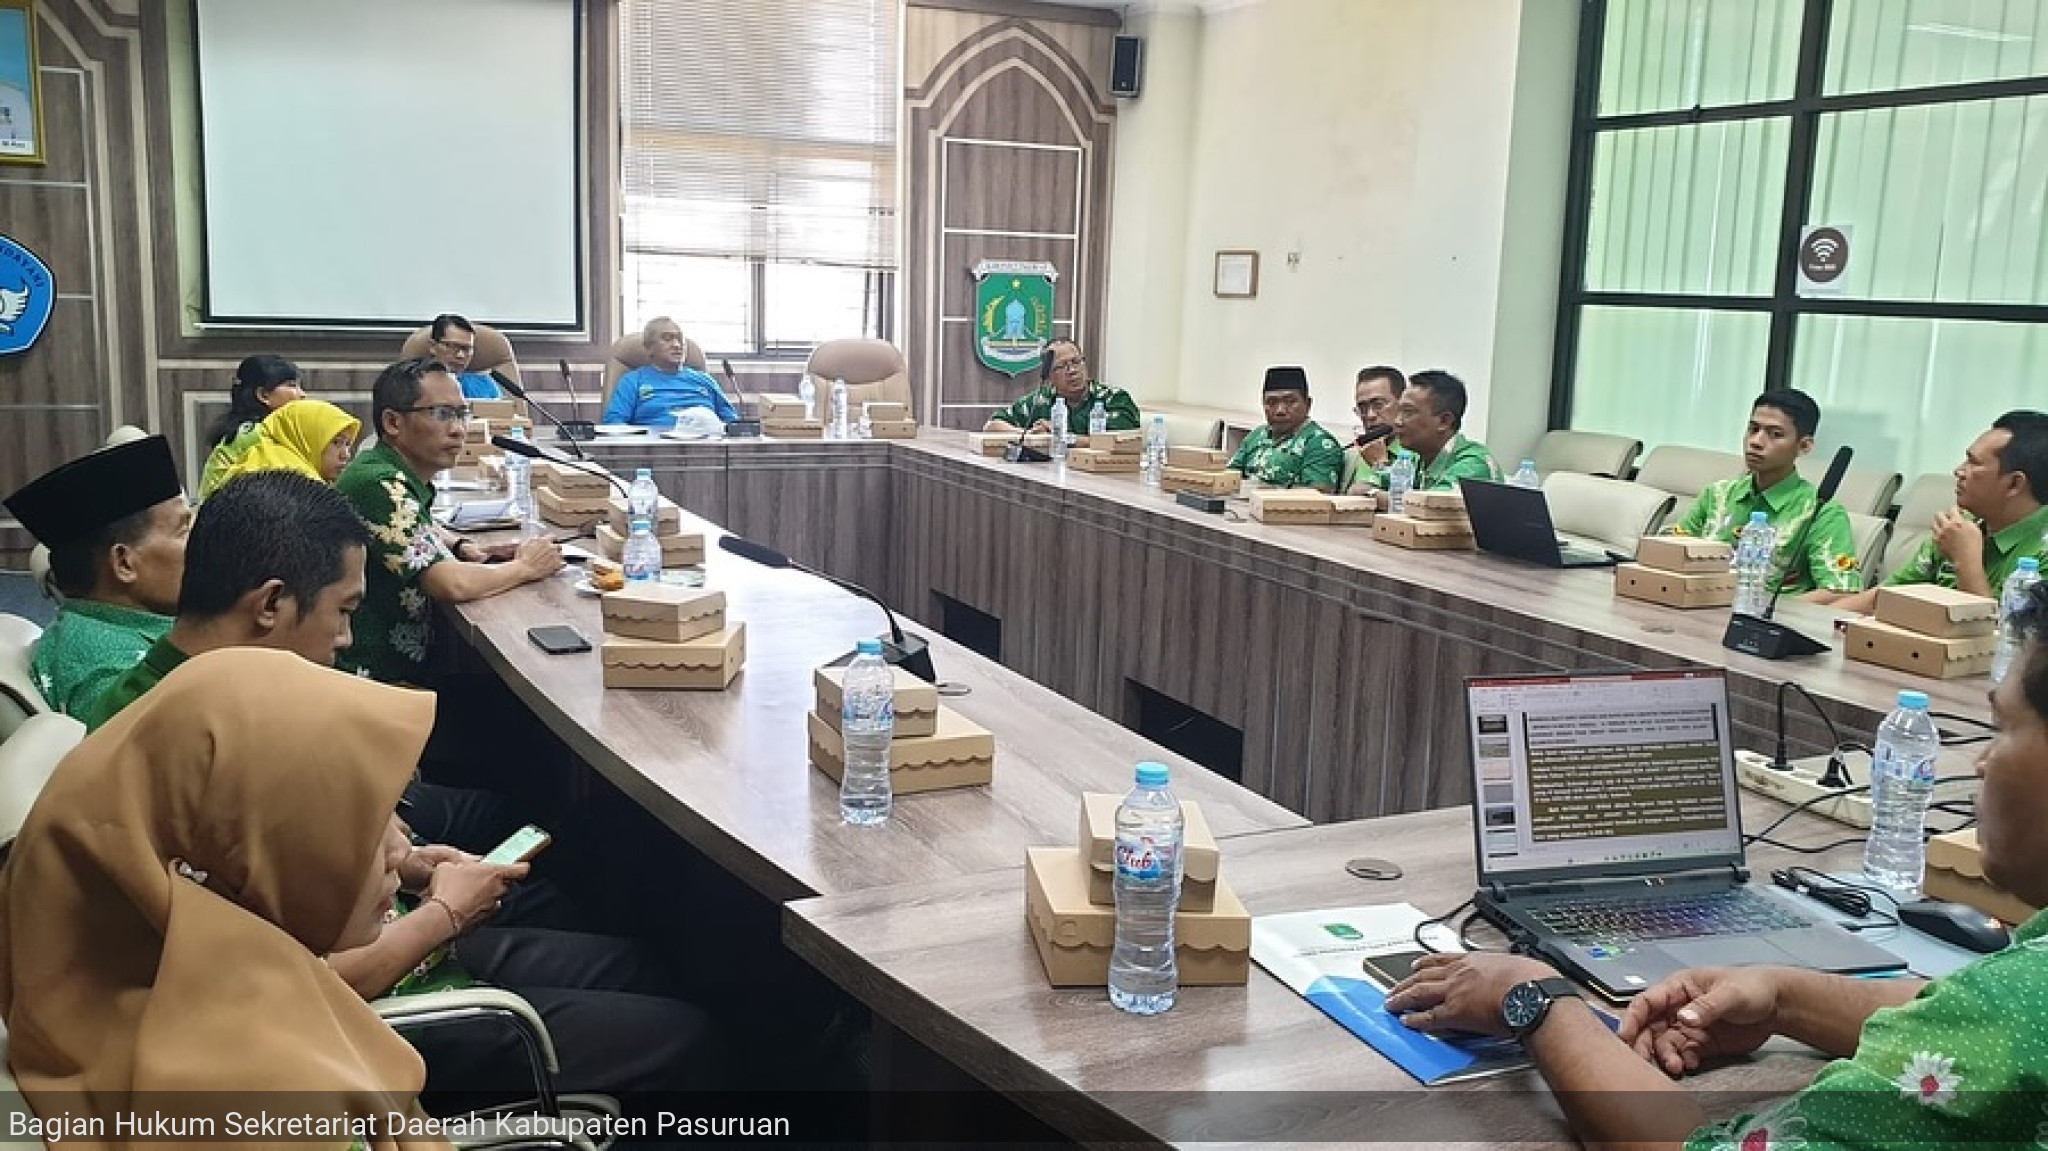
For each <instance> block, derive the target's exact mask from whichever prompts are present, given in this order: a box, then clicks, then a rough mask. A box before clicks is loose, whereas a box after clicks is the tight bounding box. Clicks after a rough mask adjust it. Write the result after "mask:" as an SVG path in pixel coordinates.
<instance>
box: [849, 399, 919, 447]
mask: <svg viewBox="0 0 2048 1151" xmlns="http://www.w3.org/2000/svg"><path fill="white" fill-rule="evenodd" d="M860 410H861V414H862V416H864V417H865V418H866V419H867V423H868V438H869V439H875V440H914V439H916V438H917V421H916V420H914V419H911V418H910V405H908V404H899V403H897V402H895V401H893V400H869V401H868V402H867V403H865V404H862V405H861V406H860Z"/></svg>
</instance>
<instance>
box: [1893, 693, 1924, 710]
mask: <svg viewBox="0 0 2048 1151" xmlns="http://www.w3.org/2000/svg"><path fill="white" fill-rule="evenodd" d="M1899 706H1900V707H1903V708H1905V709H1906V710H1907V711H1926V710H1927V693H1926V692H1924V691H1902V692H1900V693H1899Z"/></svg>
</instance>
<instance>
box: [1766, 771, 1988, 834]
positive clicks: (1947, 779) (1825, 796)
mask: <svg viewBox="0 0 2048 1151" xmlns="http://www.w3.org/2000/svg"><path fill="white" fill-rule="evenodd" d="M1975 778H1977V777H1976V776H1974V775H1943V776H1938V777H1936V779H1935V781H1934V783H1933V785H1932V786H1934V787H1940V786H1941V785H1942V784H1944V783H1964V782H1967V781H1969V780H1972V779H1975ZM1869 790H1870V785H1869V784H1867V783H1859V784H1856V785H1855V786H1853V787H1838V788H1835V789H1834V790H1832V791H1824V792H1822V793H1820V794H1819V795H1816V796H1814V797H1813V798H1811V799H1805V800H1801V801H1800V802H1799V803H1797V804H1795V805H1793V807H1792V808H1790V809H1789V810H1787V811H1786V812H1785V813H1784V814H1782V815H1780V816H1778V818H1776V819H1774V820H1772V821H1771V824H1770V826H1769V827H1766V828H1764V829H1763V830H1762V831H1759V832H1757V833H1756V834H1754V835H1745V836H1743V837H1742V842H1744V843H1745V844H1748V843H1762V844H1767V845H1769V846H1771V847H1783V848H1785V850H1787V851H1798V850H1800V849H1799V848H1796V847H1791V846H1789V845H1787V844H1783V843H1779V842H1777V841H1776V840H1773V839H1769V838H1766V837H1767V836H1769V835H1770V834H1771V833H1772V832H1773V831H1776V830H1778V828H1780V827H1782V826H1784V824H1785V821H1786V820H1788V819H1791V818H1792V817H1793V816H1795V815H1798V814H1799V813H1800V812H1802V811H1805V810H1806V809H1807V808H1809V807H1812V806H1813V805H1815V804H1817V803H1826V802H1827V801H1829V800H1831V799H1840V798H1842V797H1843V796H1845V795H1860V794H1862V793H1863V792H1866V791H1869ZM1946 802H1960V801H1956V800H1949V801H1946ZM1938 834H1946V833H1938ZM1867 838H1869V837H1868V836H1864V837H1861V838H1858V839H1849V840H1843V841H1841V842H1840V843H1836V844H1833V845H1831V846H1834V847H1840V846H1842V845H1843V844H1844V843H1860V842H1862V840H1863V839H1867ZM1818 850H1826V848H1821V849H1818Z"/></svg>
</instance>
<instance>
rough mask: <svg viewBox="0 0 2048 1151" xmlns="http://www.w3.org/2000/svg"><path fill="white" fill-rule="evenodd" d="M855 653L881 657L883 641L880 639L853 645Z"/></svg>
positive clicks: (867, 640) (865, 640)
mask: <svg viewBox="0 0 2048 1151" xmlns="http://www.w3.org/2000/svg"><path fill="white" fill-rule="evenodd" d="M853 651H854V654H855V655H881V654H882V641H881V640H879V639H864V640H862V641H860V642H859V643H857V644H854V645H853Z"/></svg>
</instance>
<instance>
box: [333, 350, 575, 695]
mask: <svg viewBox="0 0 2048 1151" xmlns="http://www.w3.org/2000/svg"><path fill="white" fill-rule="evenodd" d="M370 406H371V418H372V420H373V421H374V422H375V423H376V425H377V437H378V439H377V444H376V446H375V447H372V448H370V449H369V450H367V451H363V452H359V453H357V454H356V458H355V459H354V460H353V461H351V462H350V463H349V466H348V470H347V471H344V472H343V473H341V479H340V480H339V481H337V483H336V484H335V487H336V488H337V489H338V490H339V491H340V492H341V494H342V495H344V496H347V497H348V501H349V502H350V503H351V504H354V505H355V509H356V514H357V515H360V516H362V517H363V522H364V523H366V524H368V525H369V527H370V540H371V543H370V559H369V571H368V575H367V579H368V592H367V594H366V595H365V596H364V597H363V605H362V607H361V609H360V610H358V611H357V612H356V620H355V644H354V645H353V646H351V647H350V648H349V649H348V650H347V651H346V652H343V653H342V657H341V666H342V667H344V668H346V669H348V670H350V671H356V672H360V673H362V674H364V675H368V676H370V677H372V678H374V679H379V680H382V681H383V682H385V683H401V684H404V683H409V684H413V685H416V686H417V685H425V684H426V683H428V682H429V678H430V677H429V669H428V666H427V656H428V653H429V651H430V650H431V645H432V641H433V632H434V601H436V600H439V601H442V602H444V603H467V602H469V601H471V600H478V599H484V598H485V597H487V596H493V595H497V594H498V593H499V592H502V591H509V590H510V589H512V588H515V587H518V586H520V585H521V584H525V583H531V582H532V581H534V580H538V579H546V578H547V577H548V576H551V575H553V574H554V573H555V572H556V571H558V570H560V568H561V566H562V549H561V548H559V547H556V546H555V544H554V542H553V541H552V540H549V539H545V538H536V539H530V540H526V541H525V542H523V543H520V544H518V545H516V546H511V547H503V548H497V549H485V548H479V547H477V546H476V545H474V544H472V543H470V541H468V540H465V539H459V538H456V537H455V536H452V535H449V534H447V533H446V532H444V531H443V530H442V529H441V528H440V527H439V526H438V525H436V524H435V523H434V520H433V516H432V515H431V509H432V508H433V506H434V487H433V476H434V473H436V472H439V471H443V470H445V469H448V468H452V467H454V466H455V459H456V457H457V456H459V455H461V454H462V442H463V438H464V437H465V436H466V435H467V432H468V426H469V405H468V404H467V403H466V402H464V400H463V397H462V386H461V385H460V384H458V383H456V382H455V377H454V376H452V375H450V374H449V372H448V369H447V368H445V367H442V366H441V365H440V364H439V363H436V362H435V361H433V360H401V361H400V362H398V363H396V364H393V365H391V366H390V367H388V368H386V369H384V371H383V373H382V374H380V375H379V376H378V377H377V382H376V384H375V385H373V386H372V389H371V398H370ZM491 561H500V562H491Z"/></svg>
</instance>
